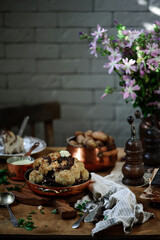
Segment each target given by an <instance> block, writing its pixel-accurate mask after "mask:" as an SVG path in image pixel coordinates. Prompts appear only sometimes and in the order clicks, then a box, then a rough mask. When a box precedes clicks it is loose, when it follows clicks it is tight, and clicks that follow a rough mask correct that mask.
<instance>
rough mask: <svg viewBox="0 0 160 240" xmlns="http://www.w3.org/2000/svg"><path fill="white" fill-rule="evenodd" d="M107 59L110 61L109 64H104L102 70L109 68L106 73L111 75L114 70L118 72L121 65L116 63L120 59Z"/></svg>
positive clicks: (110, 57) (109, 57)
mask: <svg viewBox="0 0 160 240" xmlns="http://www.w3.org/2000/svg"><path fill="white" fill-rule="evenodd" d="M108 59H109V60H110V62H109V63H105V64H104V66H103V67H104V68H109V70H108V73H109V74H111V73H112V72H113V70H114V68H116V69H117V70H119V69H120V68H121V65H122V64H118V62H119V61H120V60H121V57H116V58H114V57H112V56H108Z"/></svg>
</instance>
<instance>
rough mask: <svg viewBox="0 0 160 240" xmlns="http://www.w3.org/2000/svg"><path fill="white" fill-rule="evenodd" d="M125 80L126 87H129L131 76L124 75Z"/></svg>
mask: <svg viewBox="0 0 160 240" xmlns="http://www.w3.org/2000/svg"><path fill="white" fill-rule="evenodd" d="M123 80H124V81H125V85H126V86H128V85H129V82H130V80H131V76H130V75H123Z"/></svg>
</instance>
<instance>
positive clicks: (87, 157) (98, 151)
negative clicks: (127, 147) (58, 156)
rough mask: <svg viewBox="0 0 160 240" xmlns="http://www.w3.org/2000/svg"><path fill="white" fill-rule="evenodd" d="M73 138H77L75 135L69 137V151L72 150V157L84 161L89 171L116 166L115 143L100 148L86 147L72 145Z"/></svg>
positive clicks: (116, 153) (116, 152)
mask: <svg viewBox="0 0 160 240" xmlns="http://www.w3.org/2000/svg"><path fill="white" fill-rule="evenodd" d="M71 140H75V137H74V136H72V137H70V138H68V139H67V151H69V152H70V154H71V155H72V157H75V158H77V159H78V160H80V161H82V162H83V163H84V165H85V168H86V169H87V170H88V171H99V170H104V169H106V168H111V167H114V165H115V163H116V160H117V156H118V151H117V149H116V145H115V143H113V144H111V145H107V146H103V147H99V148H86V147H80V146H74V145H72V144H71V143H70V141H71Z"/></svg>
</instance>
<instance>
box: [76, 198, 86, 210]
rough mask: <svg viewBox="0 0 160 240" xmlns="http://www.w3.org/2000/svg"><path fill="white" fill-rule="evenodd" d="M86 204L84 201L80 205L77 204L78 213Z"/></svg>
mask: <svg viewBox="0 0 160 240" xmlns="http://www.w3.org/2000/svg"><path fill="white" fill-rule="evenodd" d="M87 202H88V201H87V200H85V201H84V202H83V203H82V204H78V205H77V209H79V210H80V211H82V210H84V208H85V205H86V203H87Z"/></svg>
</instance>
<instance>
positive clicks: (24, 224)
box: [18, 218, 37, 231]
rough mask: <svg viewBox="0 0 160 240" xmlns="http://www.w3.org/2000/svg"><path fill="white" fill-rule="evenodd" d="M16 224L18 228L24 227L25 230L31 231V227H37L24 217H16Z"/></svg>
mask: <svg viewBox="0 0 160 240" xmlns="http://www.w3.org/2000/svg"><path fill="white" fill-rule="evenodd" d="M18 226H19V227H20V228H25V229H26V230H27V231H32V229H34V228H37V227H35V226H34V222H32V221H26V220H25V219H24V218H19V219H18Z"/></svg>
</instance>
